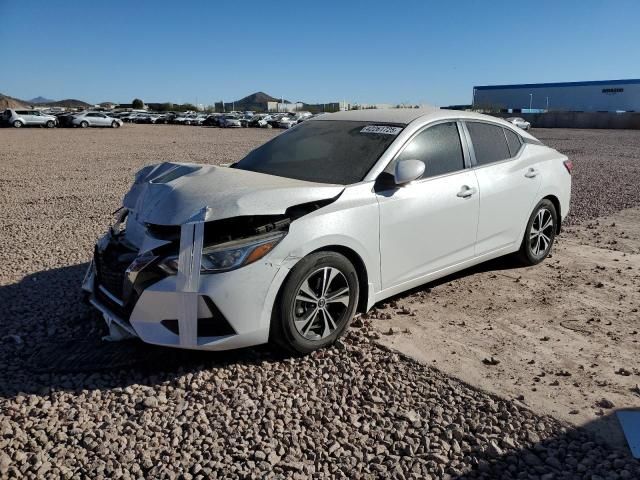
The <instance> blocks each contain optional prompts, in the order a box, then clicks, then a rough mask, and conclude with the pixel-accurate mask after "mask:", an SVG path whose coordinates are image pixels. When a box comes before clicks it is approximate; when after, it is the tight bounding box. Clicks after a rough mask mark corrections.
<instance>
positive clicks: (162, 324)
mask: <svg viewBox="0 0 640 480" xmlns="http://www.w3.org/2000/svg"><path fill="white" fill-rule="evenodd" d="M107 235H109V234H107ZM191 240H193V239H189V238H187V241H186V242H183V241H182V239H181V244H184V243H186V244H189V243H190V241H191ZM101 242H102V245H100V242H99V245H98V247H97V248H96V253H95V256H94V261H92V262H91V265H90V267H89V269H88V271H87V274H86V276H85V279H84V281H83V285H82V288H83V290H85V291H86V292H87V293H88V294H89V301H90V303H91V304H92V305H93V306H94V307H95V308H96V309H98V310H99V311H100V312H101V313H102V314H103V316H104V318H105V321H106V322H107V324H108V325H109V327H110V332H111V336H112V337H113V336H114V335H115V336H121V337H126V336H129V335H135V336H137V337H139V338H140V339H142V340H143V341H144V342H147V343H152V344H156V345H164V346H170V347H179V348H187V349H201V350H227V349H232V348H241V347H247V346H253V345H259V344H263V343H266V342H267V341H268V339H269V326H270V323H271V313H272V307H273V305H274V302H275V301H276V296H277V293H278V291H279V289H280V285H281V284H282V282H283V281H284V279H285V278H286V275H287V273H288V272H289V269H288V268H287V267H284V266H281V265H274V264H272V263H270V262H268V261H258V262H256V263H254V264H250V265H247V266H245V267H242V268H240V269H237V270H233V271H229V272H224V273H216V274H211V275H200V274H199V272H198V274H197V275H195V274H194V275H192V276H193V277H195V281H186V283H185V280H188V279H185V278H184V277H183V278H180V274H178V275H165V276H164V277H161V278H156V277H153V276H151V281H149V279H148V278H146V279H145V278H144V276H145V275H147V277H148V274H147V272H145V268H153V260H152V259H153V258H156V257H149V256H147V257H146V259H145V260H144V261H143V262H140V260H139V259H140V258H141V257H137V258H136V259H135V260H134V262H132V265H133V264H134V263H135V262H139V263H140V264H141V265H143V267H142V268H141V269H140V270H139V271H135V268H134V269H132V268H131V265H129V267H126V268H124V267H123V266H120V267H119V268H120V269H121V270H122V271H121V272H120V274H121V279H122V283H123V286H122V288H120V289H119V290H118V276H117V275H118V272H115V273H114V272H112V271H110V270H108V269H106V268H104V266H103V265H102V268H101V264H100V261H101V255H100V248H102V249H104V248H105V245H106V244H108V242H109V240H101ZM196 243H197V242H196ZM183 247H184V245H181V255H182V254H183V253H184V252H183ZM187 250H189V251H188V252H186V253H185V255H187V256H193V255H195V254H196V252H193V249H192V248H188V249H187ZM142 258H143V259H144V258H145V257H142ZM149 259H151V260H150V261H149ZM198 268H199V266H198ZM132 270H134V272H133V273H132ZM183 273H184V272H183ZM193 273H195V272H193ZM136 275H137V276H138V278H136ZM114 277H115V278H114ZM140 278H142V282H143V284H142V287H143V288H141V285H140V280H139V279H140ZM191 280H194V279H193V278H192V279H191ZM144 282H146V284H145V283H144ZM185 285H186V286H187V287H192V288H185ZM126 292H128V295H129V297H128V298H125V299H123V296H124V295H125V293H126Z"/></svg>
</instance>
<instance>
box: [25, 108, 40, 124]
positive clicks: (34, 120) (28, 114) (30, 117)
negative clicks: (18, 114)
mask: <svg viewBox="0 0 640 480" xmlns="http://www.w3.org/2000/svg"><path fill="white" fill-rule="evenodd" d="M37 113H38V112H35V111H33V110H25V111H24V112H23V114H22V117H23V118H24V122H25V123H26V124H27V125H37V124H38V117H37V116H36V114H37Z"/></svg>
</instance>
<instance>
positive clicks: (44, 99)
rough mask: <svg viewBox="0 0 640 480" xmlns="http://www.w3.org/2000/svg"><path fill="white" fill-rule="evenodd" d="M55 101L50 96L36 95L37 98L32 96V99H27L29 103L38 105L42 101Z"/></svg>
mask: <svg viewBox="0 0 640 480" xmlns="http://www.w3.org/2000/svg"><path fill="white" fill-rule="evenodd" d="M53 102H55V100H52V99H50V98H45V97H36V98H32V99H31V100H27V103H32V104H34V105H38V104H41V103H53Z"/></svg>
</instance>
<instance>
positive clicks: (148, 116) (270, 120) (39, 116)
mask: <svg viewBox="0 0 640 480" xmlns="http://www.w3.org/2000/svg"><path fill="white" fill-rule="evenodd" d="M314 116H316V115H312V114H311V113H309V112H295V113H294V112H289V113H269V114H267V113H258V114H256V113H254V112H229V113H211V114H207V113H194V112H185V113H181V112H166V113H154V112H101V111H84V112H64V113H57V114H55V115H53V114H46V113H43V112H40V111H38V110H14V109H7V110H5V111H4V113H3V114H2V117H0V119H1V120H2V123H4V124H6V125H9V126H12V127H16V128H20V127H24V126H45V127H47V128H53V127H80V128H87V127H112V128H118V127H120V126H122V124H123V123H143V124H145V123H146V124H174V125H196V126H208V127H220V128H241V127H253V128H285V129H288V128H291V127H293V126H294V125H297V124H299V123H301V122H303V121H305V120H308V119H309V118H312V117H314Z"/></svg>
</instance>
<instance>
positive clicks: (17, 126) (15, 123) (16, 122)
mask: <svg viewBox="0 0 640 480" xmlns="http://www.w3.org/2000/svg"><path fill="white" fill-rule="evenodd" d="M13 126H14V127H15V128H21V127H22V122H21V121H20V120H16V121H15V122H13Z"/></svg>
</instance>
